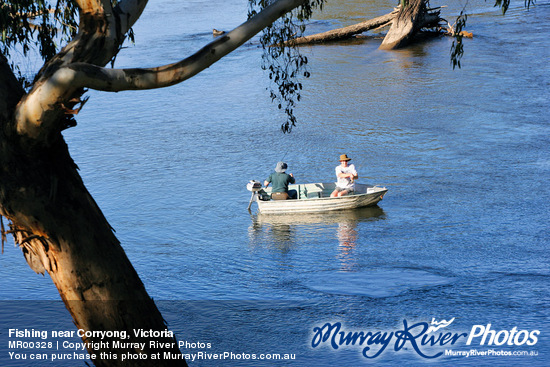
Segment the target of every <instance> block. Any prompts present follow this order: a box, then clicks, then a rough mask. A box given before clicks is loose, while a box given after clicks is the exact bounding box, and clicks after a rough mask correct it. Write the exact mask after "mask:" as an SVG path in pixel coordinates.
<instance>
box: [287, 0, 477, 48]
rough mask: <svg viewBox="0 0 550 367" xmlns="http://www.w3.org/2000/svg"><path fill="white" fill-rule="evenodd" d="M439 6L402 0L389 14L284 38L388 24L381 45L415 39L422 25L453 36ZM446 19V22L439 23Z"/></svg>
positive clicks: (299, 41)
mask: <svg viewBox="0 0 550 367" xmlns="http://www.w3.org/2000/svg"><path fill="white" fill-rule="evenodd" d="M440 9H441V7H437V8H429V7H428V1H426V0H410V1H402V2H401V4H400V5H399V6H398V7H396V8H394V9H393V11H391V12H390V13H388V14H385V15H382V16H379V17H376V18H373V19H370V20H366V21H363V22H360V23H357V24H354V25H351V26H347V27H343V28H338V29H334V30H331V31H327V32H323V33H317V34H313V35H310V36H306V37H299V38H295V39H293V40H290V41H288V42H287V44H289V45H306V44H313V43H322V42H329V41H337V40H343V39H349V38H351V37H354V36H356V35H358V34H361V33H364V32H367V31H371V30H379V29H382V28H385V27H390V29H389V31H388V33H387V34H386V36H385V37H384V40H383V41H382V44H381V45H380V48H381V49H385V50H391V49H397V48H401V47H405V46H407V45H409V44H410V43H411V42H413V41H414V36H415V35H416V34H418V32H420V31H421V30H423V29H426V30H427V29H429V30H431V31H432V32H437V33H440V34H445V35H450V36H453V37H454V36H456V33H455V31H454V27H453V26H451V25H450V24H449V23H448V22H447V21H446V20H444V19H442V18H441V17H440ZM443 23H447V26H445V27H444V26H442V24H443ZM460 35H461V36H463V37H472V34H471V33H469V32H465V31H462V32H461V34H460Z"/></svg>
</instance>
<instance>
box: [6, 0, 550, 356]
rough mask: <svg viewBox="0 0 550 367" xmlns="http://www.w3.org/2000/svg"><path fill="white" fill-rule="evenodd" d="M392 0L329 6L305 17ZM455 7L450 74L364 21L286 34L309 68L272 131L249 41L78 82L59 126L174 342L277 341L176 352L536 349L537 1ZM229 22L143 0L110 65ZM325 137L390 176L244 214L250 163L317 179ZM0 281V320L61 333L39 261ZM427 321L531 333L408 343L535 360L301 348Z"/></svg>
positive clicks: (198, 40) (549, 12)
mask: <svg viewBox="0 0 550 367" xmlns="http://www.w3.org/2000/svg"><path fill="white" fill-rule="evenodd" d="M393 5H394V2H389V1H379V2H377V4H374V5H372V4H371V5H369V4H367V3H365V2H354V1H349V2H347V1H346V2H339V3H338V4H332V2H331V3H329V4H328V5H327V7H326V12H324V13H323V14H318V16H317V17H316V19H315V22H314V23H313V24H312V29H314V30H315V31H324V30H328V29H331V28H334V27H335V26H340V25H347V24H352V23H354V22H356V21H358V20H359V19H361V18H362V17H363V16H364V15H365V14H367V15H368V17H371V16H374V15H379V14H383V13H384V12H385V11H386V10H387V9H391V7H393ZM433 5H436V4H433ZM352 7H353V8H352ZM197 9H198V10H197ZM350 9H357V10H356V11H353V10H350ZM459 11H460V8H458V7H457V6H456V5H455V6H451V7H449V8H446V9H444V10H443V11H442V15H443V16H444V17H446V18H447V19H449V20H450V19H454V17H456V15H457V14H458V12H459ZM470 12H471V14H472V15H471V16H470V18H469V21H468V26H467V29H468V30H469V31H471V32H473V33H474V38H473V39H471V40H470V39H466V40H465V52H466V54H465V56H464V59H463V60H462V65H463V67H462V69H457V70H452V67H451V65H450V61H449V50H450V46H451V42H452V40H451V39H448V38H437V39H433V40H429V41H426V42H423V43H421V44H418V45H416V46H414V47H412V48H409V49H406V50H402V51H394V52H383V51H379V50H377V48H378V45H379V44H380V42H381V40H380V39H379V38H367V39H362V40H357V41H349V42H343V43H332V44H328V45H322V46H315V47H303V48H302V52H303V53H305V54H306V55H307V56H308V58H309V60H310V71H311V73H312V76H311V78H310V79H308V80H306V81H304V92H303V99H302V101H301V102H300V103H299V106H298V107H297V115H298V119H299V123H298V126H297V127H296V128H295V129H294V131H293V132H292V133H291V134H286V135H284V134H282V133H281V132H280V130H279V126H280V124H281V123H282V122H283V121H284V120H283V119H284V116H283V115H282V114H280V113H279V111H278V110H277V108H276V106H275V105H273V104H271V103H270V99H269V93H267V92H266V90H265V89H266V87H268V85H269V84H268V78H267V75H266V74H265V73H264V72H262V71H261V70H260V67H259V66H260V52H261V51H260V48H258V44H257V42H255V41H254V42H252V43H249V44H246V45H245V46H243V47H242V48H240V49H239V50H237V51H235V52H234V53H232V54H231V55H229V56H227V57H226V58H224V59H223V60H221V61H220V62H219V63H217V64H215V65H213V66H212V67H210V68H209V69H207V70H205V71H204V72H203V73H201V74H199V75H198V76H196V77H194V78H192V79H191V80H188V81H186V82H184V83H182V84H180V85H177V86H174V87H170V88H166V89H162V90H153V91H139V92H122V93H117V94H108V93H97V92H89V93H88V94H89V95H90V97H91V98H90V100H89V102H88V103H87V104H86V106H85V108H84V109H83V110H82V112H81V113H80V115H79V116H78V123H79V125H78V126H77V127H76V128H73V129H70V130H68V131H67V132H66V133H65V137H66V139H67V141H68V144H69V146H70V149H71V153H72V155H73V157H74V159H75V161H76V163H77V164H78V165H79V167H80V169H81V174H82V176H83V179H84V181H85V183H86V184H87V187H88V188H89V190H90V192H91V193H92V195H93V196H94V198H95V199H96V201H97V202H98V204H99V206H100V207H101V208H102V209H103V211H104V213H105V215H106V217H107V218H108V220H109V222H110V223H111V225H112V226H113V228H115V230H116V234H117V236H118V238H119V239H120V240H121V242H122V245H123V247H124V249H125V251H126V253H127V254H128V256H129V258H130V260H131V261H132V263H133V265H134V267H135V268H136V270H137V271H138V273H139V275H140V277H141V279H142V280H143V282H144V283H145V285H146V288H147V290H148V292H149V294H150V295H151V297H153V298H154V299H155V300H157V303H158V305H159V308H160V309H161V311H162V312H163V316H164V317H165V319H166V320H167V321H168V324H169V326H170V328H171V329H172V330H174V331H175V333H176V335H177V337H178V339H179V340H189V341H197V342H204V343H206V342H209V343H211V345H212V348H211V349H210V352H212V351H214V352H220V353H223V352H225V351H228V352H234V353H237V352H245V353H295V354H296V360H294V361H287V362H273V361H250V360H248V361H246V360H223V361H205V360H202V361H199V362H195V363H192V362H190V365H195V366H218V365H222V366H240V365H246V366H248V365H250V366H257V365H265V366H271V365H281V366H283V365H293V366H294V365H296V366H313V365H315V366H329V365H338V366H355V365H370V364H376V365H395V364H398V363H399V364H402V363H406V364H407V365H424V364H428V363H435V364H437V365H452V366H456V365H461V366H474V365H475V366H478V365H489V364H491V365H502V366H509V365H529V366H531V365H540V366H543V365H548V363H549V361H550V358H549V353H550V343H549V337H548V333H549V332H550V322H549V316H550V313H549V311H548V304H549V301H550V296H549V290H550V271H549V265H548V264H549V263H550V262H549V254H548V250H547V247H548V244H549V240H548V238H549V237H550V236H549V235H550V233H549V232H550V231H549V226H548V217H549V214H550V213H549V209H548V203H549V201H550V200H549V199H550V190H549V186H548V181H549V179H550V157H549V148H548V146H549V143H550V138H549V137H550V121H549V117H548V116H550V114H549V112H550V110H549V108H548V103H549V102H550V88H549V87H550V79H549V75H550V67H549V65H548V60H549V56H550V52H549V51H548V50H549V41H548V37H547V32H546V28H547V22H546V20H548V19H549V17H550V4H549V3H548V2H547V1H539V2H537V4H536V6H534V7H532V8H531V9H530V10H527V9H525V8H524V7H523V2H522V1H517V2H513V4H512V6H511V8H510V10H509V12H508V14H507V15H506V16H504V17H502V16H501V15H500V12H499V11H498V10H497V9H494V8H492V3H485V2H481V1H476V2H473V3H471V4H470ZM245 18H246V2H245V1H237V0H233V1H230V2H224V3H223V4H216V6H214V5H213V4H210V3H208V2H204V1H196V2H193V3H192V4H188V3H185V4H180V3H179V2H174V1H168V0H165V1H157V2H153V3H151V4H150V5H149V6H148V8H147V10H146V11H145V13H144V15H143V18H142V19H141V20H140V22H139V23H138V24H137V25H136V27H135V31H136V38H137V43H136V45H135V46H130V47H129V48H127V49H125V50H123V52H122V53H121V55H120V56H119V57H118V58H117V67H135V66H156V65H160V64H165V63H169V62H173V61H176V60H178V59H181V58H182V57H185V56H188V55H190V54H191V53H192V52H193V51H195V50H197V49H198V48H199V47H201V46H202V45H204V44H205V43H207V42H209V41H210V40H211V39H212V34H211V29H212V28H217V29H224V30H229V29H231V28H233V27H235V26H237V25H238V24H239V23H241V22H242V21H244V19H245ZM159 24H162V27H159ZM152 29H155V31H152ZM342 153H346V154H348V155H349V156H350V157H351V158H352V159H353V160H352V163H354V164H355V165H356V167H357V169H358V171H359V175H360V181H361V182H366V183H371V184H380V185H384V186H386V187H387V188H388V189H389V193H388V195H387V196H386V197H385V198H384V200H383V201H382V202H381V203H380V205H379V207H376V208H369V209H364V210H360V211H352V212H344V213H338V214H330V215H308V216H303V215H302V216H284V217H280V216H279V217H277V216H276V217H273V216H265V215H264V216H262V215H259V214H257V213H256V212H255V210H256V207H255V206H253V208H252V209H253V211H252V213H249V212H248V211H247V210H246V207H247V205H248V200H249V198H250V196H249V192H248V191H246V188H245V187H246V183H247V182H248V180H250V179H257V180H263V179H265V178H266V177H267V175H268V174H269V173H270V172H271V170H272V169H273V168H274V167H275V164H276V163H277V161H279V160H282V159H284V160H285V161H286V162H287V163H288V165H289V171H290V172H293V173H294V175H295V177H296V179H297V181H298V182H330V181H333V180H334V177H333V176H334V167H335V166H336V165H337V164H338V162H337V159H338V156H339V155H340V154H342ZM0 288H1V289H2V291H1V293H0V299H2V300H3V301H0V303H1V304H2V307H1V308H2V315H3V316H2V317H1V318H0V321H1V323H2V334H0V335H2V336H3V337H5V330H6V329H7V328H9V327H18V328H23V327H29V328H32V327H34V328H35V329H36V328H38V329H46V330H49V329H52V328H66V329H71V328H74V326H73V325H72V322H71V319H70V317H69V316H68V315H67V313H66V311H64V308H63V305H62V304H61V303H60V302H59V301H58V300H59V296H58V294H57V291H56V289H55V287H54V286H53V285H52V283H51V280H50V279H49V277H48V276H47V275H46V276H45V277H42V276H38V275H34V273H33V272H32V270H30V268H29V267H28V266H27V265H26V263H25V261H24V259H23V256H22V255H21V252H20V251H19V250H18V249H17V248H13V247H12V246H11V243H10V244H8V245H6V248H5V250H4V254H3V255H2V256H1V257H0ZM33 307H37V308H39V309H41V310H44V312H43V314H42V315H39V316H40V317H39V316H37V313H35V312H33ZM50 314H51V315H52V316H51V317H49V316H48V315H50ZM53 315H57V316H53ZM432 318H435V319H436V320H437V321H441V320H443V319H444V320H451V319H452V318H455V320H454V321H453V323H452V324H451V325H450V326H448V327H447V328H446V329H442V330H445V331H448V332H452V333H462V332H465V333H468V332H470V331H471V329H472V328H473V326H474V325H483V326H486V325H487V324H491V325H492V330H496V331H497V332H498V331H500V330H511V329H512V328H514V327H517V330H520V331H521V330H528V331H533V330H539V331H540V335H539V337H538V342H537V343H536V344H535V345H533V346H527V345H525V344H523V345H521V346H506V345H505V346H502V347H500V346H496V347H495V346H493V347H490V346H487V345H483V346H480V345H479V340H478V341H477V342H476V343H477V344H473V345H470V346H466V345H465V342H464V341H460V342H458V343H457V344H455V345H453V346H449V345H447V348H445V347H439V348H435V347H424V349H423V350H425V351H426V353H429V354H435V353H436V352H437V351H441V350H444V349H453V350H461V351H467V350H470V349H472V348H473V349H477V350H479V351H488V350H490V349H495V350H507V351H514V352H518V351H521V352H523V351H527V352H537V353H538V356H531V357H529V356H523V357H507V356H485V357H468V358H466V357H450V356H442V357H440V358H437V359H436V360H435V361H431V362H429V360H428V359H424V358H422V357H420V356H419V355H418V353H417V352H415V351H414V350H413V348H412V347H410V346H409V347H408V348H407V350H405V349H401V350H399V351H395V350H394V349H393V346H394V344H391V345H390V346H389V347H388V348H387V349H386V350H385V351H384V352H383V353H382V354H381V355H380V356H379V357H377V358H375V359H372V360H367V359H366V358H364V357H363V356H362V355H361V351H362V348H360V347H358V346H355V347H353V346H346V347H341V348H339V349H338V350H334V349H333V348H331V347H330V346H329V345H322V346H319V347H317V348H311V346H310V345H311V343H312V338H313V335H314V334H313V329H314V327H316V326H318V327H321V326H323V325H324V324H325V323H327V322H330V323H335V322H341V323H342V324H343V325H344V326H345V328H346V329H347V330H363V331H372V332H375V331H388V332H390V331H397V330H403V328H404V325H403V320H407V322H408V323H409V324H412V323H416V322H427V323H429V322H431V320H432ZM53 320H55V321H53ZM1 342H2V343H4V341H3V340H2V341H1ZM4 344H5V343H4ZM4 348H5V345H2V356H1V357H0V361H2V364H4V362H5V361H6V360H5V359H1V358H5V351H4ZM193 351H196V350H184V352H186V353H187V352H193ZM6 363H8V364H7V365H10V364H13V365H23V366H24V365H33V364H32V363H30V362H21V363H20V364H16V363H15V362H14V361H7V362H6ZM34 365H43V364H34ZM68 365H73V364H68Z"/></svg>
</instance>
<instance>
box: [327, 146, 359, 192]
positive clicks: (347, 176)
mask: <svg viewBox="0 0 550 367" xmlns="http://www.w3.org/2000/svg"><path fill="white" fill-rule="evenodd" d="M349 161H351V158H349V157H348V156H347V155H346V154H342V155H341V156H340V165H339V166H337V167H336V179H337V182H336V188H335V189H334V191H333V192H332V194H330V197H331V198H334V197H340V196H344V195H347V194H350V193H352V192H353V191H355V180H357V179H358V178H359V176H358V175H357V171H356V170H355V166H354V165H353V164H349Z"/></svg>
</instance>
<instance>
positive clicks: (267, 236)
mask: <svg viewBox="0 0 550 367" xmlns="http://www.w3.org/2000/svg"><path fill="white" fill-rule="evenodd" d="M250 218H251V220H252V221H251V224H250V226H249V228H248V236H249V239H250V245H251V246H252V247H265V246H267V247H273V248H276V249H278V250H280V251H281V252H282V253H286V252H288V251H290V250H291V249H292V248H293V247H294V246H296V244H297V243H299V242H300V241H303V240H304V239H305V238H307V237H309V236H311V235H315V234H316V233H318V232H320V231H325V230H326V229H330V228H331V227H334V225H335V224H336V225H337V226H336V233H335V237H336V238H337V239H338V249H339V254H338V259H339V260H340V261H341V263H342V266H343V267H344V269H350V267H353V264H354V263H355V261H354V260H353V257H354V249H355V247H356V246H357V240H358V230H357V226H358V224H359V223H360V222H366V221H371V220H379V219H384V218H385V213H384V211H383V210H382V209H381V208H380V207H378V206H374V207H369V208H361V209H354V210H341V211H336V212H331V213H317V214H316V213H302V214H279V215H276V214H252V215H251V216H250Z"/></svg>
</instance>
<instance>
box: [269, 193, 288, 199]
mask: <svg viewBox="0 0 550 367" xmlns="http://www.w3.org/2000/svg"><path fill="white" fill-rule="evenodd" d="M287 199H288V194H287V193H286V192H274V193H272V194H271V200H287Z"/></svg>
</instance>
